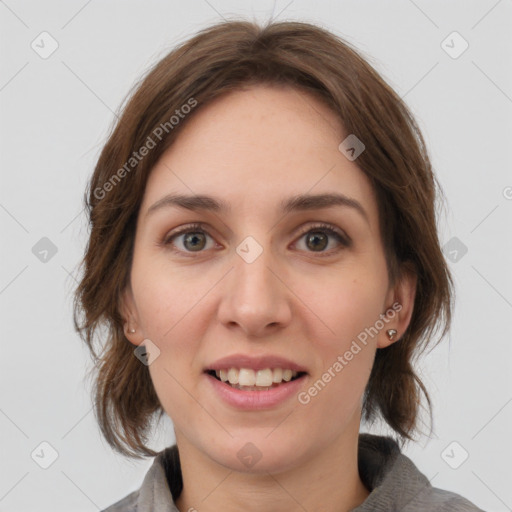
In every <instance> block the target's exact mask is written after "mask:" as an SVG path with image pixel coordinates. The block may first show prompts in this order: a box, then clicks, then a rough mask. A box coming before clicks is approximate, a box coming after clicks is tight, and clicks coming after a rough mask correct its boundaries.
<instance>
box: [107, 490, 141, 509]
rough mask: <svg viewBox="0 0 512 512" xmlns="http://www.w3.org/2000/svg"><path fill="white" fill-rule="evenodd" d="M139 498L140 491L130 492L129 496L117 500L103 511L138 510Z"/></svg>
mask: <svg viewBox="0 0 512 512" xmlns="http://www.w3.org/2000/svg"><path fill="white" fill-rule="evenodd" d="M138 498H139V491H133V492H132V493H130V494H128V496H125V497H124V498H123V499H122V500H119V501H117V502H116V503H114V504H113V505H110V507H108V508H106V509H104V510H102V511H101V512H137V501H138Z"/></svg>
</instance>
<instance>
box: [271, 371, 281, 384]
mask: <svg viewBox="0 0 512 512" xmlns="http://www.w3.org/2000/svg"><path fill="white" fill-rule="evenodd" d="M282 380H283V370H282V368H276V369H275V370H274V375H273V378H272V382H275V383H276V384H279V383H280V382H281V381H282Z"/></svg>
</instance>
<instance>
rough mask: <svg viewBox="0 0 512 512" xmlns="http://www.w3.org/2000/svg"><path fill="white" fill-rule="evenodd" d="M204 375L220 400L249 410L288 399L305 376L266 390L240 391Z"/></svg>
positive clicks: (295, 391) (273, 405) (265, 407)
mask: <svg viewBox="0 0 512 512" xmlns="http://www.w3.org/2000/svg"><path fill="white" fill-rule="evenodd" d="M205 375H206V377H207V378H208V380H209V381H210V382H211V384H212V386H213V389H214V390H215V391H216V392H217V393H218V395H219V396H220V397H221V399H222V400H224V401H225V402H226V403H228V404H229V405H232V406H234V407H236V408H238V409H244V410H251V411H254V410H262V409H271V408H272V407H276V406H277V405H279V404H281V403H283V402H284V401H286V400H288V399H289V398H290V397H291V396H293V395H296V394H297V393H298V392H299V389H300V388H301V387H302V385H303V381H304V377H306V375H305V374H304V375H302V376H301V377H299V378H298V379H295V380H291V381H289V382H283V383H282V384H279V386H276V387H275V388H272V389H269V390H266V391H242V390H241V389H235V388H232V387H231V386H230V385H229V384H226V383H224V382H222V381H220V380H218V379H216V378H215V377H212V376H211V375H209V374H205Z"/></svg>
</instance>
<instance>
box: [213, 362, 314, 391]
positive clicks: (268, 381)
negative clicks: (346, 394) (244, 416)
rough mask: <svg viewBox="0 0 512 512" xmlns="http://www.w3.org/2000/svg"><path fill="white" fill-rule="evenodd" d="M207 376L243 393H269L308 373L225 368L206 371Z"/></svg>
mask: <svg viewBox="0 0 512 512" xmlns="http://www.w3.org/2000/svg"><path fill="white" fill-rule="evenodd" d="M205 373H206V374H208V375H210V376H212V377H213V378H215V379H217V380H218V381H220V382H223V383H224V384H226V385H228V386H230V387H231V388H233V389H239V390H241V391H268V390H270V389H274V388H277V387H280V386H283V385H285V384H286V383H288V382H292V381H295V380H298V379H300V378H302V377H304V376H305V375H306V374H307V372H303V371H296V370H291V369H289V368H265V369H262V370H253V369H252V368H233V367H232V368H223V369H220V370H206V371H205Z"/></svg>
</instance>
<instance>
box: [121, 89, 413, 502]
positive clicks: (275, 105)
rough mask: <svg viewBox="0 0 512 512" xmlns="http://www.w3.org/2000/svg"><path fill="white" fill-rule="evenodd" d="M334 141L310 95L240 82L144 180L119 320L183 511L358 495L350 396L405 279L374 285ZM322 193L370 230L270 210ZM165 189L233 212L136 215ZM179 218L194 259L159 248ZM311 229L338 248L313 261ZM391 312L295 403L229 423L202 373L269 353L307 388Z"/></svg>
mask: <svg viewBox="0 0 512 512" xmlns="http://www.w3.org/2000/svg"><path fill="white" fill-rule="evenodd" d="M347 135H348V134H346V133H344V131H343V129H342V126H341V124H340V122H339V120H338V118H337V117H336V115H335V114H334V113H333V112H331V111H330V110H329V109H328V108H327V107H326V106H324V105H323V104H322V103H320V102H319V101H318V100H317V99H315V98H314V97H312V96H310V95H309V94H307V93H304V92H299V91H297V90H294V89H291V88H286V87H275V86H263V85H258V86H251V87H250V88H247V89H246V90H243V91H237V92H232V93H229V94H228V95H225V96H223V97H220V98H217V99H216V100H215V101H214V102H213V103H211V104H209V105H207V106H204V107H202V108H201V110H198V111H197V112H196V113H195V115H194V117H193V118H191V119H190V120H189V123H188V124H187V125H185V127H184V129H183V131H182V132H181V133H180V135H179V137H178V139H177V141H176V142H175V144H174V145H173V146H172V147H171V148H170V149H169V150H168V151H167V152H166V153H165V154H164V155H163V156H162V158H161V159H160V161H159V162H158V164H157V165H156V166H155V168H154V169H153V170H152V173H151V175H150V177H149V180H148V183H147V187H146V190H145V195H144V199H143V203H142V206H141V209H140V212H139V218H138V224H137V231H136V238H135V247H134V258H133V266H132V269H131V282H130V286H129V287H128V289H127V290H126V291H125V294H124V297H123V302H122V304H123V306H122V309H123V315H124V318H125V320H126V335H127V337H128V339H129V340H130V342H131V343H133V344H134V345H140V344H141V343H143V341H144V340H145V339H149V340H151V342H152V343H154V344H155V345H156V346H157V347H158V348H159V350H160V355H159V356H158V357H157V358H156V359H155V360H154V361H153V362H152V363H151V364H150V366H149V371H150V375H151V379H152V381H153V383H154V386H155V390H156V392H157V395H158V397H159V399H160V402H161V404H162V407H163V408H164V410H165V412H166V413H167V414H168V415H169V416H170V418H171V419H172V421H173V425H174V429H175V434H176V441H177V444H178V448H179V451H180V457H181V465H182V474H183V482H184V490H183V492H182V494H181V496H180V497H179V499H178V500H177V506H178V508H179V510H180V511H181V512H184V511H187V510H189V509H190V508H191V507H194V508H195V509H196V510H200V511H201V512H203V511H206V512H208V511H214V510H220V509H222V510H225V511H231V510H233V511H235V510H236V511H238V510H241V509H243V510H247V511H253V510H254V511H256V510H258V511H259V510H271V511H276V512H278V511H287V512H288V511H289V510H299V509H300V510H303V509H305V510H323V511H325V512H330V511H332V512H334V511H336V512H339V511H343V510H347V511H348V510H350V509H352V508H354V507H356V506H357V505H359V504H361V503H362V502H363V501H364V500H365V499H366V497H367V496H368V494H369V490H368V489H366V488H365V487H364V485H363V483H362V482H361V480H360V478H359V474H358V470H357V443H358V433H359V425H360V419H361V403H362V395H363V391H364V389H365V386H366V384H367V382H368V378H369V375H370V371H371V368H372V364H373V360H374V356H375V351H376V349H377V348H384V347H386V346H388V345H390V344H391V343H392V342H391V341H390V340H389V339H388V337H387V336H386V332H385V331H386V329H390V328H393V329H396V330H397V331H398V336H397V338H399V337H400V334H401V333H403V332H404V331H405V329H406V328H407V325H408V324H409V321H410V318H411V314H412V306H413V301H414V294H415V286H416V281H415V277H414V276H413V275H411V274H404V276H403V278H401V279H400V280H399V281H398V282H397V283H395V285H394V286H391V284H390V282H389V281H388V275H387V269H386V261H385V258H384V251H383V244H382V240H381V238H380V233H379V218H378V211H377V202H376V197H375V193H374V190H373V189H372V186H371V184H370V182H369V180H368V179H367V177H366V176H365V174H364V173H363V172H362V171H361V170H360V169H359V168H358V167H357V160H356V161H353V162H351V161H349V160H348V159H347V158H346V157H345V156H344V155H343V154H342V153H341V152H340V151H339V150H338V146H339V144H340V142H341V141H342V140H343V139H344V138H345V137H346V136H347ZM333 191H336V192H340V193H343V194H345V195H347V196H349V197H351V198H354V199H356V200H357V201H359V202H360V203H361V205H362V206H363V208H364V210H365V211H366V214H367V217H368V218H367V219H365V218H364V217H363V216H362V215H360V214H359V213H358V212H357V211H356V210H355V209H353V208H349V207H341V206H335V207H331V208H320V209H316V210H310V211H294V212H290V213H287V214H286V215H283V214H281V213H279V211H278V206H279V203H280V201H281V200H283V199H286V198H288V197H290V196H292V195H295V194H302V193H315V194H316V193H323V192H326V193H330V192H333ZM169 193H184V194H191V193H195V194H208V195H212V196H215V197H216V198H220V199H222V200H224V201H226V202H228V203H229V205H230V208H231V209H230V211H228V212H226V213H219V212H210V211H190V210H186V209H179V208H176V207H169V208H162V209H159V210H156V211H154V212H153V213H151V214H149V215H146V213H147V211H148V208H149V207H150V206H151V205H153V204H154V203H155V202H156V201H158V200H159V199H161V198H162V197H163V196H165V195H166V194H169ZM193 222H202V223H204V224H205V226H204V230H205V232H206V233H207V234H206V235H203V236H204V238H201V239H200V240H199V245H200V247H202V249H201V250H200V251H199V252H198V251H194V250H193V249H191V247H192V246H193V245H192V244H190V243H188V244H187V243H186V242H185V237H184V236H177V237H176V238H174V239H173V240H172V242H170V243H169V245H164V244H163V241H164V240H165V239H166V238H167V239H168V238H169V235H170V234H172V233H174V232H176V231H177V228H180V227H183V226H185V225H186V224H189V223H193ZM318 222H325V223H329V224H332V225H333V226H334V227H336V228H337V229H339V230H340V231H341V233H344V234H346V235H348V237H350V240H351V244H350V245H349V246H344V245H342V244H341V243H340V242H338V241H337V240H336V238H335V237H333V236H332V235H329V234H326V235H325V236H326V237H327V239H326V240H327V241H328V245H327V247H325V248H323V249H317V250H315V247H314V246H312V244H311V243H309V244H308V236H307V233H308V232H309V233H311V231H317V229H310V230H309V231H308V227H309V226H311V227H314V226H315V223H318ZM301 230H303V231H301ZM189 231H190V232H197V230H195V229H190V230H189ZM200 236H201V235H200ZM247 236H252V237H253V238H254V239H255V240H256V241H257V242H258V244H259V245H260V246H261V248H262V249H263V252H262V253H261V255H260V256H259V257H258V258H257V259H256V260H255V261H253V262H252V263H250V264H249V263H247V262H246V261H244V259H242V258H241V257H240V256H239V255H238V254H237V252H236V248H237V246H238V245H239V244H240V243H241V242H242V241H243V240H244V239H245V238H246V237H247ZM321 236H322V235H321ZM324 240H325V239H324ZM172 244H174V246H173V245H172ZM201 244H203V245H201ZM172 247H174V249H175V250H176V251H178V252H173V251H172V250H171V248H172ZM326 255H327V256H326ZM395 302H398V303H399V304H401V306H402V309H401V310H400V312H398V313H397V314H396V315H394V318H393V319H392V320H390V322H389V323H388V324H386V326H385V327H384V329H382V330H381V331H379V334H378V335H377V336H374V337H369V338H368V343H367V345H366V346H363V345H361V346H362V350H361V351H360V352H359V353H358V354H357V355H355V356H354V358H353V359H352V360H351V361H350V362H349V363H348V364H347V365H346V366H345V367H344V368H343V370H342V371H341V372H339V373H337V374H336V376H335V377H334V378H332V379H331V381H330V382H329V383H328V384H327V385H326V386H325V388H324V389H323V390H322V391H321V392H319V393H318V394H317V396H315V397H313V398H312V399H311V401H310V402H309V403H308V404H305V405H303V404H301V403H299V401H298V400H297V397H296V396H293V397H292V398H290V399H289V400H287V401H286V402H284V403H282V404H280V405H278V406H276V407H274V408H271V409H269V410H264V411H240V410H238V409H236V408H234V407H232V406H230V405H228V404H226V403H224V402H223V401H222V400H221V399H220V398H219V397H218V395H217V394H216V393H214V390H213V389H212V386H211V383H210V382H209V380H208V377H206V376H205V375H204V373H203V370H204V368H205V367H207V366H208V364H211V363H212V362H214V361H215V360H217V359H219V358H221V357H224V356H226V355H231V354H235V353H243V354H250V355H261V354H273V355H279V356H283V357H286V358H288V359H291V360H293V361H295V362H297V363H299V364H301V365H303V366H305V367H306V368H307V371H308V375H307V377H306V378H305V379H304V382H303V387H302V388H301V391H304V390H307V389H308V388H309V387H310V386H311V385H312V384H313V383H314V382H315V381H317V380H318V379H319V378H320V377H321V375H322V374H323V373H324V372H325V371H326V370H327V369H328V368H329V367H332V365H333V363H334V362H335V361H336V360H337V357H338V356H339V355H343V354H344V353H345V352H346V351H347V350H348V349H349V348H350V346H351V343H352V341H353V340H355V339H356V337H357V335H358V334H359V333H360V332H362V331H363V330H364V329H365V328H366V327H369V326H373V325H374V324H375V322H376V320H378V319H379V315H381V314H383V313H385V312H386V311H387V310H388V309H389V308H391V306H392V304H393V303H395ZM130 328H133V329H135V331H136V332H135V333H130V332H129V329H130ZM247 442H251V443H253V444H254V445H255V446H256V447H257V449H258V450H259V452H260V453H261V455H262V457H261V459H260V460H259V461H258V462H257V463H256V464H255V465H254V466H253V467H251V468H247V467H245V466H244V465H243V464H242V463H241V461H240V460H239V459H238V457H237V452H238V451H239V450H240V449H241V448H242V447H243V446H244V445H245V444H246V443H247ZM302 507H303V508H302Z"/></svg>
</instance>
